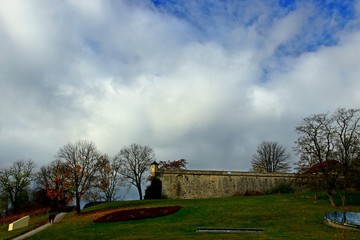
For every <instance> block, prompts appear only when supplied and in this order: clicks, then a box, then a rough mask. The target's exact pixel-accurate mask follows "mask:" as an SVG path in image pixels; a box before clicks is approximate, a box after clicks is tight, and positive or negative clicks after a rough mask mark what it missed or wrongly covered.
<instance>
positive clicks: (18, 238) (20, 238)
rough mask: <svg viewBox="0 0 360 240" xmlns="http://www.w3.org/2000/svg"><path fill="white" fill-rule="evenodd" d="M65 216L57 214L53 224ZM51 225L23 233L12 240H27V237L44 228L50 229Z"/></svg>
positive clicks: (47, 224)
mask: <svg viewBox="0 0 360 240" xmlns="http://www.w3.org/2000/svg"><path fill="white" fill-rule="evenodd" d="M65 215H66V213H59V214H58V215H56V217H55V219H54V223H56V222H58V221H60V220H61V219H62V218H63V217H64V216H65ZM51 225H52V223H46V224H44V225H42V226H40V227H38V228H35V229H33V230H31V231H30V232H27V233H24V234H22V235H20V236H18V237H16V238H14V239H13V240H22V239H25V238H28V237H30V236H32V235H34V234H36V233H38V232H40V231H42V230H44V229H45V228H48V227H50V226H51Z"/></svg>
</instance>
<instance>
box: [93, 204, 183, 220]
mask: <svg viewBox="0 0 360 240" xmlns="http://www.w3.org/2000/svg"><path fill="white" fill-rule="evenodd" d="M180 208H181V207H180V206H167V207H153V208H135V209H125V210H120V211H116V212H112V213H109V214H106V215H105V216H102V217H99V218H98V219H96V220H94V223H109V222H119V221H130V220H139V219H148V218H155V217H161V216H166V215H170V214H173V213H176V212H177V211H179V210H180Z"/></svg>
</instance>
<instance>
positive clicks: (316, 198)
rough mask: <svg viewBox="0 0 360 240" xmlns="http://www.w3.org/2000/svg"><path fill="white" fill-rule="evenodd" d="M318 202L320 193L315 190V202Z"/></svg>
mask: <svg viewBox="0 0 360 240" xmlns="http://www.w3.org/2000/svg"><path fill="white" fill-rule="evenodd" d="M317 200H318V191H317V190H315V195H314V201H315V202H317Z"/></svg>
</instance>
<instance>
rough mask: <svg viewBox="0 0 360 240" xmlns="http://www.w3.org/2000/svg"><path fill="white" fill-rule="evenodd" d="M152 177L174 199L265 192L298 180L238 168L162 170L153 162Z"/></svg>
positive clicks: (290, 176) (287, 175)
mask: <svg viewBox="0 0 360 240" xmlns="http://www.w3.org/2000/svg"><path fill="white" fill-rule="evenodd" d="M151 175H152V177H157V178H158V179H160V180H161V182H162V195H163V196H164V197H166V198H170V199H192V198H217V197H229V196H234V195H238V194H244V193H245V192H247V191H253V192H255V191H257V192H261V193H265V192H267V191H268V190H270V189H271V188H273V187H275V186H276V185H278V184H280V183H284V182H285V183H290V184H292V183H295V179H296V175H295V174H293V173H253V172H237V171H198V170H159V169H158V168H157V164H152V165H151Z"/></svg>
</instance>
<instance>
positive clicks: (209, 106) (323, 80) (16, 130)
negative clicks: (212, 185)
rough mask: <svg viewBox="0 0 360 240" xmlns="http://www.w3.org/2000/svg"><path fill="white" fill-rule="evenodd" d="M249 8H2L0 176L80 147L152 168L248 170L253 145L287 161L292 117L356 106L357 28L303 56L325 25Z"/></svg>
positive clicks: (307, 14)
mask: <svg viewBox="0 0 360 240" xmlns="http://www.w3.org/2000/svg"><path fill="white" fill-rule="evenodd" d="M252 2H253V1H251V3H250V2H246V3H245V2H244V3H238V2H237V1H235V2H231V4H230V3H229V4H230V5H226V6H223V5H221V4H220V3H218V2H217V1H216V2H215V3H214V4H215V6H217V7H218V8H216V9H208V11H209V13H208V14H206V12H203V11H204V10H203V9H200V8H199V6H198V4H195V3H189V4H190V5H189V6H188V5H186V6H185V7H184V6H182V5H181V4H182V3H181V2H179V5H178V6H177V10H178V11H181V9H182V7H184V8H186V9H187V10H188V12H189V16H184V15H185V13H182V14H183V15H182V14H180V13H178V12H176V11H175V10H174V11H175V12H174V11H170V10H169V9H161V11H160V10H159V9H158V8H156V7H151V6H150V4H138V3H134V2H132V1H122V2H113V1H91V3H89V2H88V1H76V2H73V1H68V2H65V3H63V2H57V3H56V5H53V3H48V2H46V3H44V2H42V1H34V2H24V3H23V2H11V3H10V2H8V1H6V2H1V3H0V4H1V5H2V6H4V4H5V3H6V8H1V9H0V16H1V17H0V37H1V39H2V42H1V43H0V51H1V53H2V54H1V55H0V69H2V70H4V71H2V73H0V83H1V85H2V87H1V88H0V94H1V95H0V99H1V101H0V111H1V115H0V152H1V155H0V159H1V166H0V167H2V166H4V165H6V164H9V163H10V162H12V161H15V160H16V159H17V158H20V157H21V158H33V159H34V160H35V161H38V162H39V163H40V164H39V165H41V163H47V162H50V161H51V160H52V159H53V156H54V155H55V154H56V151H57V150H58V149H59V148H60V147H61V146H62V145H63V144H66V143H68V142H75V141H77V140H79V139H86V140H91V141H94V143H95V144H96V145H97V146H98V147H99V149H101V150H103V151H105V152H107V153H109V154H115V153H116V152H117V151H119V150H120V148H121V147H123V146H125V145H128V144H130V143H133V142H137V143H140V144H146V145H149V146H151V147H154V149H155V150H156V154H157V156H158V159H159V160H168V159H179V158H186V159H187V160H188V161H189V162H190V166H191V167H193V168H204V169H231V170H232V169H239V170H247V169H248V168H249V166H250V160H251V156H252V154H253V153H254V152H255V150H256V145H257V144H258V143H260V142H261V141H263V140H275V141H278V142H279V143H280V144H284V145H285V146H286V147H287V148H288V150H291V146H292V145H293V141H294V140H295V138H296V135H295V133H294V128H295V125H296V124H297V123H298V122H299V121H300V120H301V118H302V117H305V116H307V115H308V114H312V113H319V112H327V111H332V110H333V109H335V108H337V107H356V106H357V103H358V102H359V98H360V97H359V94H357V89H359V84H360V83H358V82H359V81H357V76H359V70H358V67H357V65H356V63H357V62H359V59H358V58H359V56H360V54H357V51H358V49H359V48H358V47H357V46H358V45H359V43H360V42H359V31H358V29H356V27H355V25H352V26H353V28H352V29H347V28H344V30H341V31H338V32H336V37H337V38H338V39H340V40H339V42H338V43H336V44H333V45H331V46H330V45H327V47H325V46H323V47H321V46H317V47H316V48H313V50H312V52H304V49H307V47H308V44H309V42H312V40H313V39H315V40H318V39H317V37H318V36H317V35H316V34H314V33H316V32H321V31H322V29H323V28H324V26H325V25H324V24H325V22H326V21H325V20H324V19H325V18H323V15H324V14H320V13H317V12H316V11H317V8H315V7H312V6H310V5H309V6H308V5H304V6H303V5H300V6H299V7H298V9H296V10H294V11H289V10H288V9H281V8H277V7H274V6H273V5H274V4H265V3H263V2H262V1H259V2H257V3H256V4H252ZM184 4H185V3H184ZM232 4H233V5H232ZM238 4H240V5H238ZM225 13H226V14H225ZM315 14H318V15H317V18H316V22H315V24H314V26H309V21H310V20H309V19H311V18H312V17H313V18H315V17H314V15H315ZM335 20H336V19H335ZM356 21H357V20H356V19H354V20H353V22H356ZM20 23H21V24H20ZM25 23H26V24H25ZM332 24H333V25H334V23H332ZM335 25H336V24H335ZM349 25H351V24H350V23H349ZM336 26H337V25H336ZM310 27H313V28H310ZM302 36H304V38H303V39H302V38H301V37H302ZM281 48H284V49H285V50H286V51H285V50H283V49H281ZM19 149H20V150H19ZM3 159H4V161H3Z"/></svg>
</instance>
